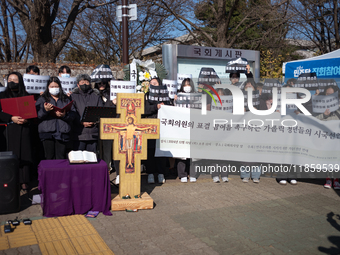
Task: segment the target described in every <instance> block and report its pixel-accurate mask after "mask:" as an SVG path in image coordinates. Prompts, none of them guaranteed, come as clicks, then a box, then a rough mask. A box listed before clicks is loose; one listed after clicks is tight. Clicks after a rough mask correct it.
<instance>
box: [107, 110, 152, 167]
mask: <svg viewBox="0 0 340 255" xmlns="http://www.w3.org/2000/svg"><path fill="white" fill-rule="evenodd" d="M126 122H127V126H124V127H118V126H111V128H112V129H116V130H122V131H125V130H126V139H125V148H126V150H127V159H128V163H127V166H126V168H133V165H132V160H133V150H134V140H135V138H134V134H135V132H136V131H145V130H152V129H153V128H152V127H150V126H149V127H145V128H142V127H137V126H136V125H135V123H134V116H133V115H132V116H127V117H126Z"/></svg>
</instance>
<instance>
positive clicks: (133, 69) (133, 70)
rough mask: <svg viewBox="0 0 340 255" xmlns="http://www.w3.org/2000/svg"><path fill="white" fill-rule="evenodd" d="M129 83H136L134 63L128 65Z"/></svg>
mask: <svg viewBox="0 0 340 255" xmlns="http://www.w3.org/2000/svg"><path fill="white" fill-rule="evenodd" d="M130 81H135V82H137V66H136V63H135V62H133V63H131V64H130Z"/></svg>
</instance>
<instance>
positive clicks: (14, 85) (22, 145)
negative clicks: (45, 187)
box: [0, 72, 33, 191]
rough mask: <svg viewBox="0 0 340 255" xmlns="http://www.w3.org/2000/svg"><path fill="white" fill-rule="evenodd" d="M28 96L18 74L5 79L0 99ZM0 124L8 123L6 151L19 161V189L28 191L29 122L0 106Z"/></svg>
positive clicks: (30, 161)
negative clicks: (4, 87) (11, 152)
mask: <svg viewBox="0 0 340 255" xmlns="http://www.w3.org/2000/svg"><path fill="white" fill-rule="evenodd" d="M24 96H28V93H27V92H26V90H25V86H24V80H23V78H22V75H21V74H20V73H18V72H12V73H10V74H9V75H8V77H7V88H6V90H5V91H4V92H2V93H0V99H5V98H16V97H24ZM0 122H3V123H8V126H7V136H6V135H5V137H6V139H8V141H7V144H8V147H7V151H13V153H14V154H15V155H16V156H17V157H18V159H19V181H20V183H21V188H22V189H23V190H24V191H27V190H28V185H27V183H28V182H29V181H30V166H31V165H32V163H33V159H32V154H31V153H32V149H31V133H30V127H29V124H30V121H28V120H27V119H24V118H22V116H13V115H11V114H8V113H6V112H3V111H2V106H0Z"/></svg>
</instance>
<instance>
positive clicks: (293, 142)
mask: <svg viewBox="0 0 340 255" xmlns="http://www.w3.org/2000/svg"><path fill="white" fill-rule="evenodd" d="M158 118H159V119H160V123H161V124H160V125H161V126H160V139H159V142H158V144H157V149H156V156H163V157H164V156H165V157H186V158H197V159H214V160H234V161H246V162H269V163H277V164H298V165H305V164H309V165H310V164H339V162H340V142H339V141H340V131H339V123H340V122H339V121H321V120H318V119H316V118H315V117H313V116H306V115H302V114H298V115H295V116H294V117H293V116H290V115H285V116H281V114H280V113H277V112H276V113H273V114H271V115H267V116H259V115H254V114H252V113H251V112H247V113H245V115H242V116H238V115H233V114H231V113H227V112H224V111H219V112H209V114H207V115H201V111H200V110H196V109H190V110H189V109H183V108H179V107H171V106H164V107H163V106H162V107H161V108H160V109H159V111H158Z"/></svg>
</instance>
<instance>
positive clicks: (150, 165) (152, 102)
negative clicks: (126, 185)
mask: <svg viewBox="0 0 340 255" xmlns="http://www.w3.org/2000/svg"><path fill="white" fill-rule="evenodd" d="M170 104H171V102H170V98H169V93H168V89H167V87H166V86H164V85H163V84H162V81H161V80H160V79H159V78H152V79H151V81H150V88H149V92H148V93H146V94H145V106H144V107H145V109H144V114H143V115H142V118H157V114H158V109H159V108H161V106H162V105H170ZM155 149H156V140H154V139H149V140H148V152H147V154H148V159H147V161H146V172H147V173H148V183H155V179H154V174H158V182H159V183H165V179H164V171H165V167H166V158H165V157H155Z"/></svg>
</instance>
